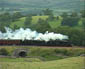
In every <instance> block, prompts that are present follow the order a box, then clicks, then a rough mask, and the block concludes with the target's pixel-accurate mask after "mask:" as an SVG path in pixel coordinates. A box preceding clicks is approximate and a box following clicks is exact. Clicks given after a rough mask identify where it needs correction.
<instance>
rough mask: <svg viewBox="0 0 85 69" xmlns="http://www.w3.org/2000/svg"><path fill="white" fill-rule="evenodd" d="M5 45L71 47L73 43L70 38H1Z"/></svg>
mask: <svg viewBox="0 0 85 69" xmlns="http://www.w3.org/2000/svg"><path fill="white" fill-rule="evenodd" d="M3 45H23V46H59V47H60V46H62V47H71V46H72V44H71V42H69V41H68V40H50V41H47V42H46V41H40V40H0V46H3Z"/></svg>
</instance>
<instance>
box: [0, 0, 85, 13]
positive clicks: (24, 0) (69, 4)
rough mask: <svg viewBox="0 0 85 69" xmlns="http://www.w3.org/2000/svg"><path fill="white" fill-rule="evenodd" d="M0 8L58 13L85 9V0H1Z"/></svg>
mask: <svg viewBox="0 0 85 69" xmlns="http://www.w3.org/2000/svg"><path fill="white" fill-rule="evenodd" d="M0 8H6V9H8V10H10V8H11V9H12V10H14V9H17V10H18V11H22V12H25V13H26V12H39V11H40V10H43V9H45V8H50V9H52V10H54V12H55V13H58V12H61V11H62V12H64V11H68V12H72V11H80V10H81V9H84V0H0Z"/></svg>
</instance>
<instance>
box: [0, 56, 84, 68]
mask: <svg viewBox="0 0 85 69" xmlns="http://www.w3.org/2000/svg"><path fill="white" fill-rule="evenodd" d="M0 59H3V58H0ZM28 59H29V58H28ZM4 60H5V58H4ZM9 60H11V59H8V61H6V62H5V61H3V62H0V69H85V67H84V57H72V58H67V59H61V60H55V61H47V62H29V61H24V62H20V60H19V62H16V61H14V62H11V61H9ZM12 60H16V59H12ZM24 60H25V59H24ZM26 60H27V59H26Z"/></svg>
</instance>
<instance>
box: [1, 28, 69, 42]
mask: <svg viewBox="0 0 85 69" xmlns="http://www.w3.org/2000/svg"><path fill="white" fill-rule="evenodd" d="M5 29H6V32H5V33H2V32H1V31H0V39H3V40H4V39H5V40H7V39H10V40H41V41H50V40H64V39H68V36H66V35H62V34H59V33H54V32H50V33H48V31H47V32H45V33H44V34H43V33H38V32H37V31H32V30H31V29H29V28H27V29H23V28H20V29H17V30H15V31H13V30H12V29H10V28H7V27H5Z"/></svg>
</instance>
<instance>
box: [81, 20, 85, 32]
mask: <svg viewBox="0 0 85 69" xmlns="http://www.w3.org/2000/svg"><path fill="white" fill-rule="evenodd" d="M82 25H83V28H84V30H85V19H82Z"/></svg>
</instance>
